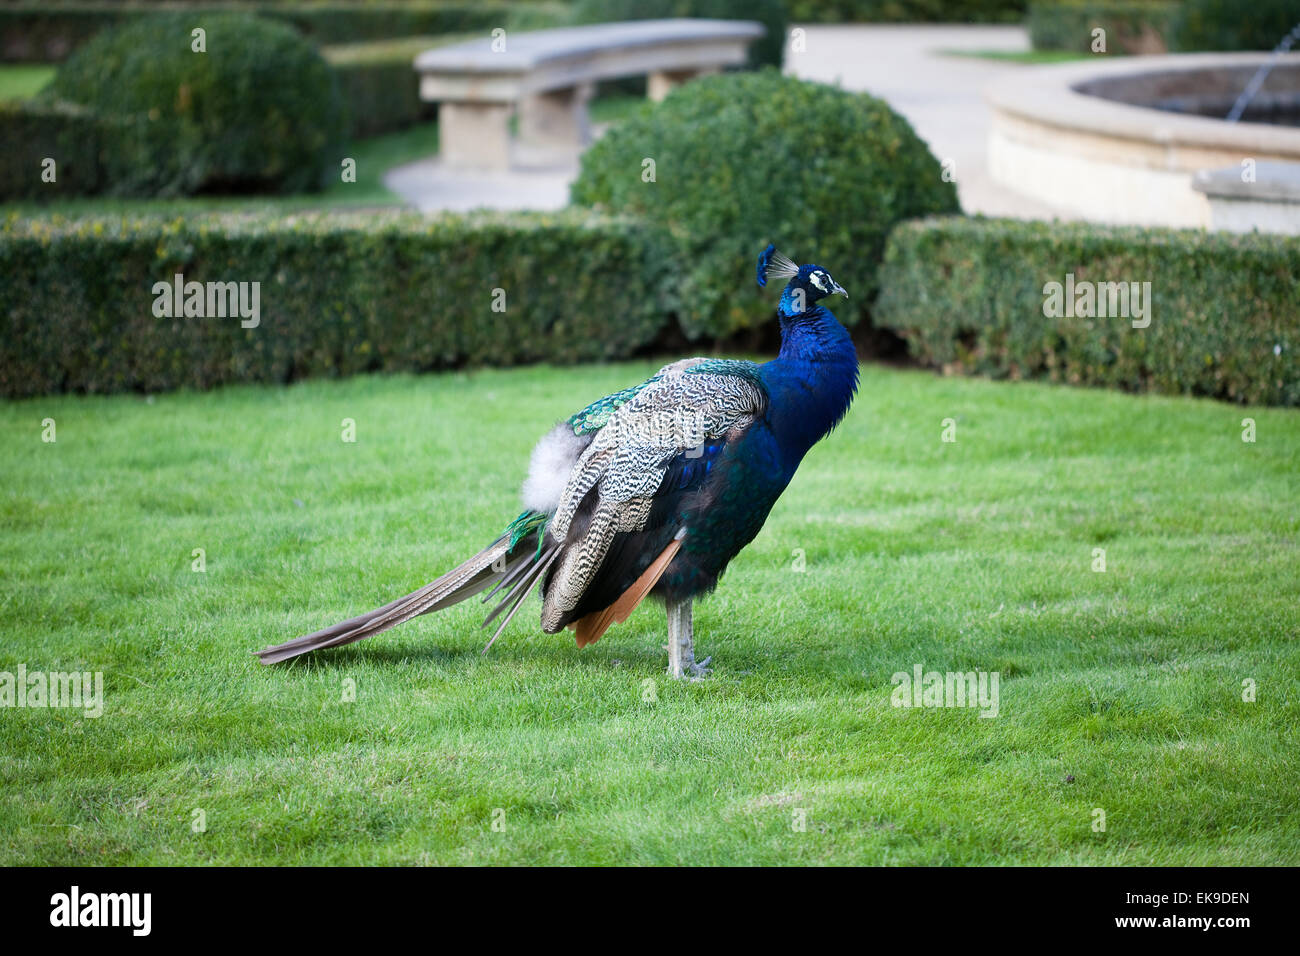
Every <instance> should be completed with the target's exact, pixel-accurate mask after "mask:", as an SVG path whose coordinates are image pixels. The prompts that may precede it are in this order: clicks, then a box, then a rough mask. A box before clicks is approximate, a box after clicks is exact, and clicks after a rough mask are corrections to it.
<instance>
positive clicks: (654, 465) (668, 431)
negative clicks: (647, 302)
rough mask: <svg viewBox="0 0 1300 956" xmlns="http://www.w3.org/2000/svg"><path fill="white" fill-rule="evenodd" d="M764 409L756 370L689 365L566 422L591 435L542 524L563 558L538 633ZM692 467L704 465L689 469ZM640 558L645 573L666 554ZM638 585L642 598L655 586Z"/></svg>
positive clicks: (745, 365) (554, 624)
mask: <svg viewBox="0 0 1300 956" xmlns="http://www.w3.org/2000/svg"><path fill="white" fill-rule="evenodd" d="M767 403H768V396H767V391H766V389H765V388H764V386H763V382H762V379H761V377H760V376H759V374H758V366H757V365H755V364H754V363H752V362H735V361H725V360H717V359H687V360H685V361H682V362H677V363H675V364H673V365H669V366H665V367H664V368H663V369H661V370H660V371H659V373H658V374H657V375H655V376H654V377H653V378H651V379H650V380H648V381H647V382H645V383H643V384H642V385H639V386H636V387H635V388H633V389H626V390H624V391H623V392H617V393H615V394H614V395H611V396H608V397H607V398H605V399H602V400H601V401H600V402H596V403H593V404H592V405H591V406H588V408H587V409H584V411H582V412H580V413H579V414H578V415H576V416H574V419H571V420H570V421H571V423H572V424H573V427H574V429H575V431H576V430H578V429H580V428H585V427H590V428H591V429H592V432H591V440H590V443H589V444H588V445H587V446H586V447H585V449H584V450H583V451H582V453H581V454H580V455H579V456H578V458H577V460H576V461H575V462H574V464H573V467H572V469H571V471H570V472H569V476H568V480H567V483H566V484H565V487H564V489H563V491H562V492H561V493H560V495H559V500H558V503H557V506H556V509H555V511H554V514H553V515H552V517H551V518H550V520H549V521H548V523H547V536H548V540H552V541H554V542H555V543H556V544H558V545H559V547H560V549H561V550H560V553H559V556H558V559H557V561H556V563H555V565H554V570H553V571H552V572H551V575H550V577H549V579H548V581H547V583H546V596H545V601H544V603H543V607H542V627H543V629H544V630H546V631H548V632H550V633H554V632H556V631H558V630H560V629H561V628H562V627H564V626H565V625H566V624H568V623H570V622H571V621H573V620H574V618H575V616H576V615H575V611H576V610H577V609H578V608H579V605H580V604H582V603H584V602H583V597H584V595H585V594H587V592H588V591H589V589H591V588H592V587H593V585H594V584H596V583H598V581H599V579H600V576H601V574H602V569H603V567H604V565H605V562H606V557H607V555H608V554H609V550H610V545H611V543H612V542H613V541H614V540H615V537H616V536H626V535H627V534H628V533H632V532H639V531H642V530H644V529H645V528H646V527H647V525H648V524H649V523H650V522H651V521H652V520H663V519H664V516H665V515H671V514H672V513H673V511H672V509H664V508H659V509H656V508H655V505H656V501H657V499H659V498H661V497H663V496H665V495H672V494H679V493H681V491H682V490H683V488H684V487H686V486H687V485H690V484H694V483H697V482H698V480H699V478H700V477H702V476H703V475H704V474H705V473H706V472H707V470H708V469H707V461H708V460H712V457H713V456H714V455H715V454H716V451H717V448H718V447H720V446H722V445H725V444H728V443H730V442H733V441H736V440H738V439H739V437H740V436H741V435H742V434H743V433H744V432H745V430H746V429H747V428H749V427H750V425H751V424H752V423H753V422H754V421H755V420H756V419H759V418H761V417H762V415H763V414H764V413H765V411H766V409H767ZM699 459H704V461H701V462H700V465H702V466H703V467H701V466H700V465H692V462H693V461H696V460H699ZM682 530H683V529H676V528H674V529H669V531H670V536H669V537H670V540H671V539H673V538H675V539H676V542H677V543H679V542H680V534H679V532H681V531H682ZM685 530H686V531H687V532H689V529H685ZM669 547H670V548H674V550H675V547H674V545H669ZM664 550H665V551H667V550H668V549H667V548H665V549H664ZM640 558H641V564H642V565H643V566H644V567H646V568H647V569H649V568H651V567H652V566H653V565H654V564H655V563H656V559H663V558H664V554H663V553H660V552H656V553H655V554H645V555H641V556H640ZM670 561H671V553H669V554H668V557H667V559H666V560H660V561H659V562H658V563H659V564H660V565H661V566H660V567H659V569H658V570H659V573H662V571H663V570H664V568H666V567H667V564H668V563H669V562H670ZM638 583H639V584H640V585H641V596H643V595H644V591H647V590H648V589H649V587H651V586H653V583H654V582H653V580H651V581H649V582H648V583H647V582H645V581H639V582H638ZM636 600H639V597H637V598H636ZM588 603H589V602H588ZM634 603H635V602H633V605H634ZM606 625H607V622H606ZM602 629H603V628H602ZM597 636H599V635H598V634H597ZM592 639H594V638H592Z"/></svg>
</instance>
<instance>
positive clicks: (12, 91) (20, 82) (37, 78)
mask: <svg viewBox="0 0 1300 956" xmlns="http://www.w3.org/2000/svg"><path fill="white" fill-rule="evenodd" d="M56 70H57V67H54V66H50V65H48V64H45V63H5V64H3V65H0V103H3V102H5V101H6V100H26V99H31V98H32V97H33V96H35V95H36V94H37V93H39V92H40V91H41V88H42V87H43V86H45V84H46V83H48V82H50V80H52V79H54V74H55V71H56Z"/></svg>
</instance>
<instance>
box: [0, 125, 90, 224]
mask: <svg viewBox="0 0 1300 956" xmlns="http://www.w3.org/2000/svg"><path fill="white" fill-rule="evenodd" d="M0 140H2V141H3V142H4V149H0V201H8V200H11V199H44V198H50V199H53V198H66V197H68V196H85V195H89V194H91V193H94V192H97V191H98V190H99V189H100V188H101V186H102V185H103V182H102V178H103V170H102V168H101V166H100V163H99V153H100V144H101V142H102V140H103V130H102V128H101V123H100V121H99V120H98V119H97V118H96V117H95V115H94V114H93V113H91V112H90V111H89V110H87V109H85V108H84V107H80V106H74V105H72V104H70V103H48V104H43V105H37V104H34V103H31V102H14V103H0ZM47 159H52V160H54V167H53V173H54V182H46V181H45V180H44V179H43V178H42V175H43V173H44V170H45V160H47Z"/></svg>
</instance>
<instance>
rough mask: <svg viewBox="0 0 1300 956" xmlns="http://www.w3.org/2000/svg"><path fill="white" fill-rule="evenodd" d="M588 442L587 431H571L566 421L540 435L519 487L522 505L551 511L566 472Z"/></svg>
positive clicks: (556, 501)
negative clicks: (581, 433)
mask: <svg viewBox="0 0 1300 956" xmlns="http://www.w3.org/2000/svg"><path fill="white" fill-rule="evenodd" d="M589 444H591V436H590V435H575V434H573V427H572V426H571V425H569V424H567V423H566V422H561V423H560V424H558V425H556V426H555V427H554V428H552V429H551V430H550V431H549V432H547V433H546V434H545V435H543V436H542V439H541V441H539V442H538V443H537V445H536V446H535V447H534V448H533V454H532V456H531V457H530V458H529V459H528V477H527V478H525V479H524V487H523V490H522V495H523V499H524V507H525V508H528V509H529V510H531V511H543V512H546V513H547V514H550V513H552V512H554V511H555V510H556V509H557V508H558V507H559V506H560V495H561V494H563V493H564V487H565V485H567V484H568V483H569V472H571V471H573V465H574V463H575V462H576V461H577V460H578V457H579V456H580V455H581V454H582V452H583V450H584V449H585V448H586V447H587V446H588V445H589Z"/></svg>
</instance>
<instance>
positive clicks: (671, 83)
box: [646, 68, 718, 103]
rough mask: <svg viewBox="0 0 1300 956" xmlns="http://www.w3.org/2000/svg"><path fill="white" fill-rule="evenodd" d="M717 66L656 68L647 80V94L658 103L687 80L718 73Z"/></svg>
mask: <svg viewBox="0 0 1300 956" xmlns="http://www.w3.org/2000/svg"><path fill="white" fill-rule="evenodd" d="M717 72H718V70H717V68H710V69H703V70H655V71H654V72H652V73H651V74H650V76H649V78H648V79H647V80H646V96H647V97H648V98H649V99H651V100H654V102H656V103H658V102H659V101H660V100H662V99H663V98H664V97H665V96H667V95H668V94H669V93H671V92H672V91H673V90H674V89H676V88H677V87H679V86H681V85H682V84H683V83H685V82H686V81H687V80H693V79H695V78H696V77H697V76H709V75H711V74H713V73H717Z"/></svg>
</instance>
